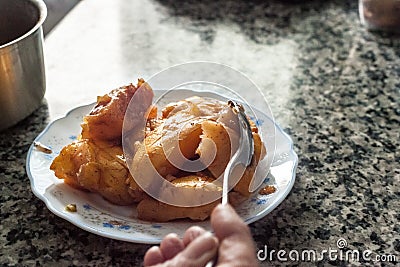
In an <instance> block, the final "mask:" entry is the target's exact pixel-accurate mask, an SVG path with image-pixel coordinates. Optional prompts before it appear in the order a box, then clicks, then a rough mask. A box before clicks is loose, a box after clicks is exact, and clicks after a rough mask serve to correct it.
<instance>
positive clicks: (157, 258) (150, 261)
mask: <svg viewBox="0 0 400 267" xmlns="http://www.w3.org/2000/svg"><path fill="white" fill-rule="evenodd" d="M164 261H165V259H164V257H163V255H162V253H161V250H160V248H159V247H158V246H153V247H151V248H150V249H149V250H147V252H146V254H145V255H144V259H143V265H144V266H152V265H156V264H159V263H163V262H164Z"/></svg>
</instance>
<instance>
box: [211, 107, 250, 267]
mask: <svg viewBox="0 0 400 267" xmlns="http://www.w3.org/2000/svg"><path fill="white" fill-rule="evenodd" d="M228 105H229V106H230V107H231V108H232V111H233V113H235V114H237V115H238V119H239V129H240V138H239V148H238V149H237V150H236V152H235V154H234V155H233V156H232V158H231V159H230V161H229V162H228V165H227V166H226V169H225V172H224V180H223V183H222V201H221V203H222V205H226V204H228V191H229V190H228V189H229V176H230V175H231V173H232V171H233V169H234V168H235V167H236V166H237V165H239V164H242V165H244V167H247V166H249V165H250V163H251V159H252V158H253V154H254V141H253V133H252V131H251V126H250V122H249V120H248V119H247V116H246V114H245V113H244V108H243V106H242V105H241V104H239V103H237V102H235V101H233V100H229V101H228ZM217 261H218V251H217V253H216V255H215V256H214V258H213V260H211V261H209V262H208V263H207V264H206V267H212V266H215V264H216V263H217Z"/></svg>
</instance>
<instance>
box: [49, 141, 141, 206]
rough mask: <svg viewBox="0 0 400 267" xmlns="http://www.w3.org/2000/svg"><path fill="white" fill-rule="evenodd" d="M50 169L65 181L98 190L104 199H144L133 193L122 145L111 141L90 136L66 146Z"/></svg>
mask: <svg viewBox="0 0 400 267" xmlns="http://www.w3.org/2000/svg"><path fill="white" fill-rule="evenodd" d="M50 169H51V170H53V171H54V172H55V175H56V176H57V177H58V178H60V179H64V181H65V183H67V184H69V185H72V186H75V187H78V188H80V189H82V188H83V189H86V190H89V191H92V192H97V193H99V194H100V195H102V196H103V197H104V198H105V199H107V200H109V201H110V202H112V203H115V204H118V205H128V204H131V203H133V202H135V201H139V200H141V197H139V196H140V195H141V194H140V188H136V191H137V196H138V198H134V197H132V195H135V194H132V192H131V193H129V190H132V188H131V189H130V188H129V186H128V184H127V182H126V181H127V179H128V178H129V176H130V174H129V171H128V169H127V167H126V164H125V160H124V157H123V152H122V148H121V146H119V145H115V144H114V143H109V142H96V143H95V142H92V141H89V140H87V139H83V140H80V141H76V142H73V143H72V144H70V145H67V146H65V147H64V148H63V149H62V150H61V152H60V154H59V155H58V156H57V157H56V158H55V159H54V161H53V163H52V164H51V166H50Z"/></svg>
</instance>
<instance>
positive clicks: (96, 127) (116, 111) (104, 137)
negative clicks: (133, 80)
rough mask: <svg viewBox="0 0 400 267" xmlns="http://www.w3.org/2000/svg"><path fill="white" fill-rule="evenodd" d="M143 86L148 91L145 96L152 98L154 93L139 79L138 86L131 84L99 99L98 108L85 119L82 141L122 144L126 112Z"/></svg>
mask: <svg viewBox="0 0 400 267" xmlns="http://www.w3.org/2000/svg"><path fill="white" fill-rule="evenodd" d="M142 85H144V86H145V88H147V89H148V90H147V91H148V94H146V95H145V96H146V97H152V96H153V92H152V90H151V88H150V86H149V85H148V84H147V83H145V82H144V80H143V79H139V81H138V84H137V85H136V86H135V85H133V84H130V85H127V86H123V87H120V88H117V89H114V90H112V91H111V92H110V93H108V94H106V95H103V96H99V97H97V104H96V106H95V107H94V108H93V109H92V111H91V112H90V113H89V114H88V115H87V116H85V117H84V118H83V123H82V125H81V126H82V133H81V136H82V139H91V140H95V141H99V140H100V141H110V140H113V141H118V142H121V136H122V125H123V121H124V116H125V112H126V110H127V107H128V105H129V102H130V101H131V99H132V97H133V95H134V94H135V92H136V91H137V89H138V88H139V87H140V86H142Z"/></svg>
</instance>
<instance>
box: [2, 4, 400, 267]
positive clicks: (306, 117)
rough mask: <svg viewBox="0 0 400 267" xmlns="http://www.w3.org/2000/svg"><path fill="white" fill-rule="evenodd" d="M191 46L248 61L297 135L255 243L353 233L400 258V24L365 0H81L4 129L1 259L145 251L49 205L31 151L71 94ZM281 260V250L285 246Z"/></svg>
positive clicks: (190, 50) (317, 246)
mask: <svg viewBox="0 0 400 267" xmlns="http://www.w3.org/2000/svg"><path fill="white" fill-rule="evenodd" d="M190 60H211V61H217V62H220V63H224V64H227V65H231V66H233V67H235V68H237V69H239V70H241V71H243V72H244V73H246V74H247V75H248V76H249V77H250V78H251V79H252V80H253V81H255V82H256V83H257V84H258V85H259V86H260V87H261V88H262V89H263V92H264V94H265V95H266V97H267V99H271V100H273V101H271V107H272V110H273V112H274V115H275V117H276V120H277V122H278V123H279V124H280V125H281V126H282V127H283V128H284V129H285V131H286V132H287V133H288V134H289V135H290V136H291V137H292V138H293V141H294V144H295V150H296V152H297V153H298V155H299V165H298V169H297V180H296V182H295V185H294V188H293V190H292V192H291V193H290V195H289V196H288V197H287V199H286V200H285V201H284V202H283V203H282V204H281V205H280V206H279V207H277V208H276V209H275V210H274V211H273V212H272V213H271V214H269V215H268V216H266V217H265V218H263V219H262V220H259V221H257V222H255V223H253V224H252V225H251V230H252V233H253V235H254V238H255V240H256V242H257V247H258V249H263V248H264V246H267V248H268V251H271V250H276V251H277V250H280V249H283V250H285V251H286V252H289V251H291V250H296V251H298V252H300V253H301V252H302V251H304V250H315V251H319V252H321V251H322V250H324V249H325V250H328V249H337V244H336V242H337V240H338V239H339V238H344V239H345V240H346V241H347V244H348V245H347V250H358V251H360V252H363V251H365V250H371V251H372V256H373V257H374V256H375V255H389V254H390V255H396V256H397V261H398V262H399V261H400V224H399V221H400V213H399V210H400V201H399V197H400V193H399V180H400V163H399V162H400V155H399V151H400V150H399V149H398V147H399V145H400V144H399V140H400V136H399V133H400V131H399V125H400V108H399V104H400V38H399V37H394V36H391V35H388V34H377V33H371V32H368V31H367V30H366V29H364V28H363V27H362V26H361V25H360V23H359V20H358V14H357V3H356V1H350V0H349V1H339V0H338V1H275V0H274V1H225V0H223V1H216V2H214V1H208V0H207V1H176V0H171V1H155V0H140V1H128V0H126V1H122V0H119V1H106V0H101V1H99V0H86V1H82V2H81V3H80V4H78V6H77V7H76V8H75V9H74V10H73V11H72V12H71V13H70V14H69V15H68V16H67V17H66V18H65V19H64V20H63V21H62V23H61V24H60V25H58V26H57V28H56V29H54V31H53V32H52V33H51V34H50V36H48V37H47V39H46V63H47V69H48V71H47V78H48V86H47V93H46V99H45V100H44V102H43V105H42V106H41V107H40V108H39V109H38V110H37V111H36V112H35V113H34V114H32V115H31V116H30V117H28V118H27V119H25V120H24V121H22V122H21V123H19V124H18V125H16V126H15V127H13V128H11V129H9V130H6V131H4V132H2V133H0V147H1V149H0V177H1V179H0V185H1V203H0V205H1V215H0V216H1V217H0V220H1V225H0V229H1V237H0V244H1V250H0V265H10V266H32V265H45V266H47V265H49V266H53V265H56V264H57V265H61V266H70V265H77V266H86V265H96V266H127V265H133V266H138V265H140V264H141V261H142V257H143V254H144V252H145V251H146V249H147V248H148V247H149V246H147V245H140V244H131V243H126V242H122V241H115V240H111V239H107V238H103V237H99V236H96V235H94V234H91V233H88V232H85V231H83V230H81V229H80V228H78V227H76V226H74V225H72V224H71V223H69V222H66V221H64V220H63V219H61V218H59V217H57V216H55V215H54V214H52V213H51V212H50V211H49V210H48V209H47V208H46V206H45V204H44V203H43V202H42V201H41V200H39V199H38V198H36V197H35V196H34V195H33V193H32V192H31V189H30V183H29V179H28V177H27V175H26V172H25V158H26V154H27V151H28V148H29V146H30V144H31V143H32V141H33V139H34V138H35V137H36V136H37V135H38V134H39V133H40V132H41V131H42V130H43V129H44V127H45V126H46V125H47V123H48V122H49V121H50V120H52V119H54V118H55V117H59V116H61V115H63V114H65V113H66V112H67V111H68V110H69V109H70V108H72V107H74V106H77V105H79V104H82V103H90V102H92V101H93V100H94V96H95V95H98V94H101V93H104V92H106V91H108V90H109V89H111V88H113V87H116V86H119V85H123V84H125V83H127V82H130V81H133V80H135V79H136V78H137V77H138V76H142V77H148V76H149V75H151V74H153V73H155V72H158V71H160V70H161V69H163V68H165V67H168V66H170V65H173V64H177V63H182V62H186V61H190ZM286 256H287V255H286ZM272 263H273V264H279V263H282V264H283V262H282V261H279V260H278V259H277V258H276V256H275V257H274V259H273V262H272ZM290 263H291V264H296V265H302V266H308V265H320V266H322V265H332V266H345V265H348V264H352V265H357V264H358V265H366V264H367V263H365V262H363V263H357V262H354V261H346V260H343V258H342V260H341V259H336V260H335V259H331V260H329V258H328V257H325V258H324V259H323V260H321V261H317V262H313V263H310V262H307V261H296V262H290ZM262 264H264V265H268V264H271V262H269V261H267V260H266V261H264V262H263V263H262ZM286 264H287V263H286ZM369 264H370V265H373V264H378V263H377V262H374V263H371V262H370V263H369ZM385 264H388V265H391V264H393V262H392V263H391V264H390V263H385Z"/></svg>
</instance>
